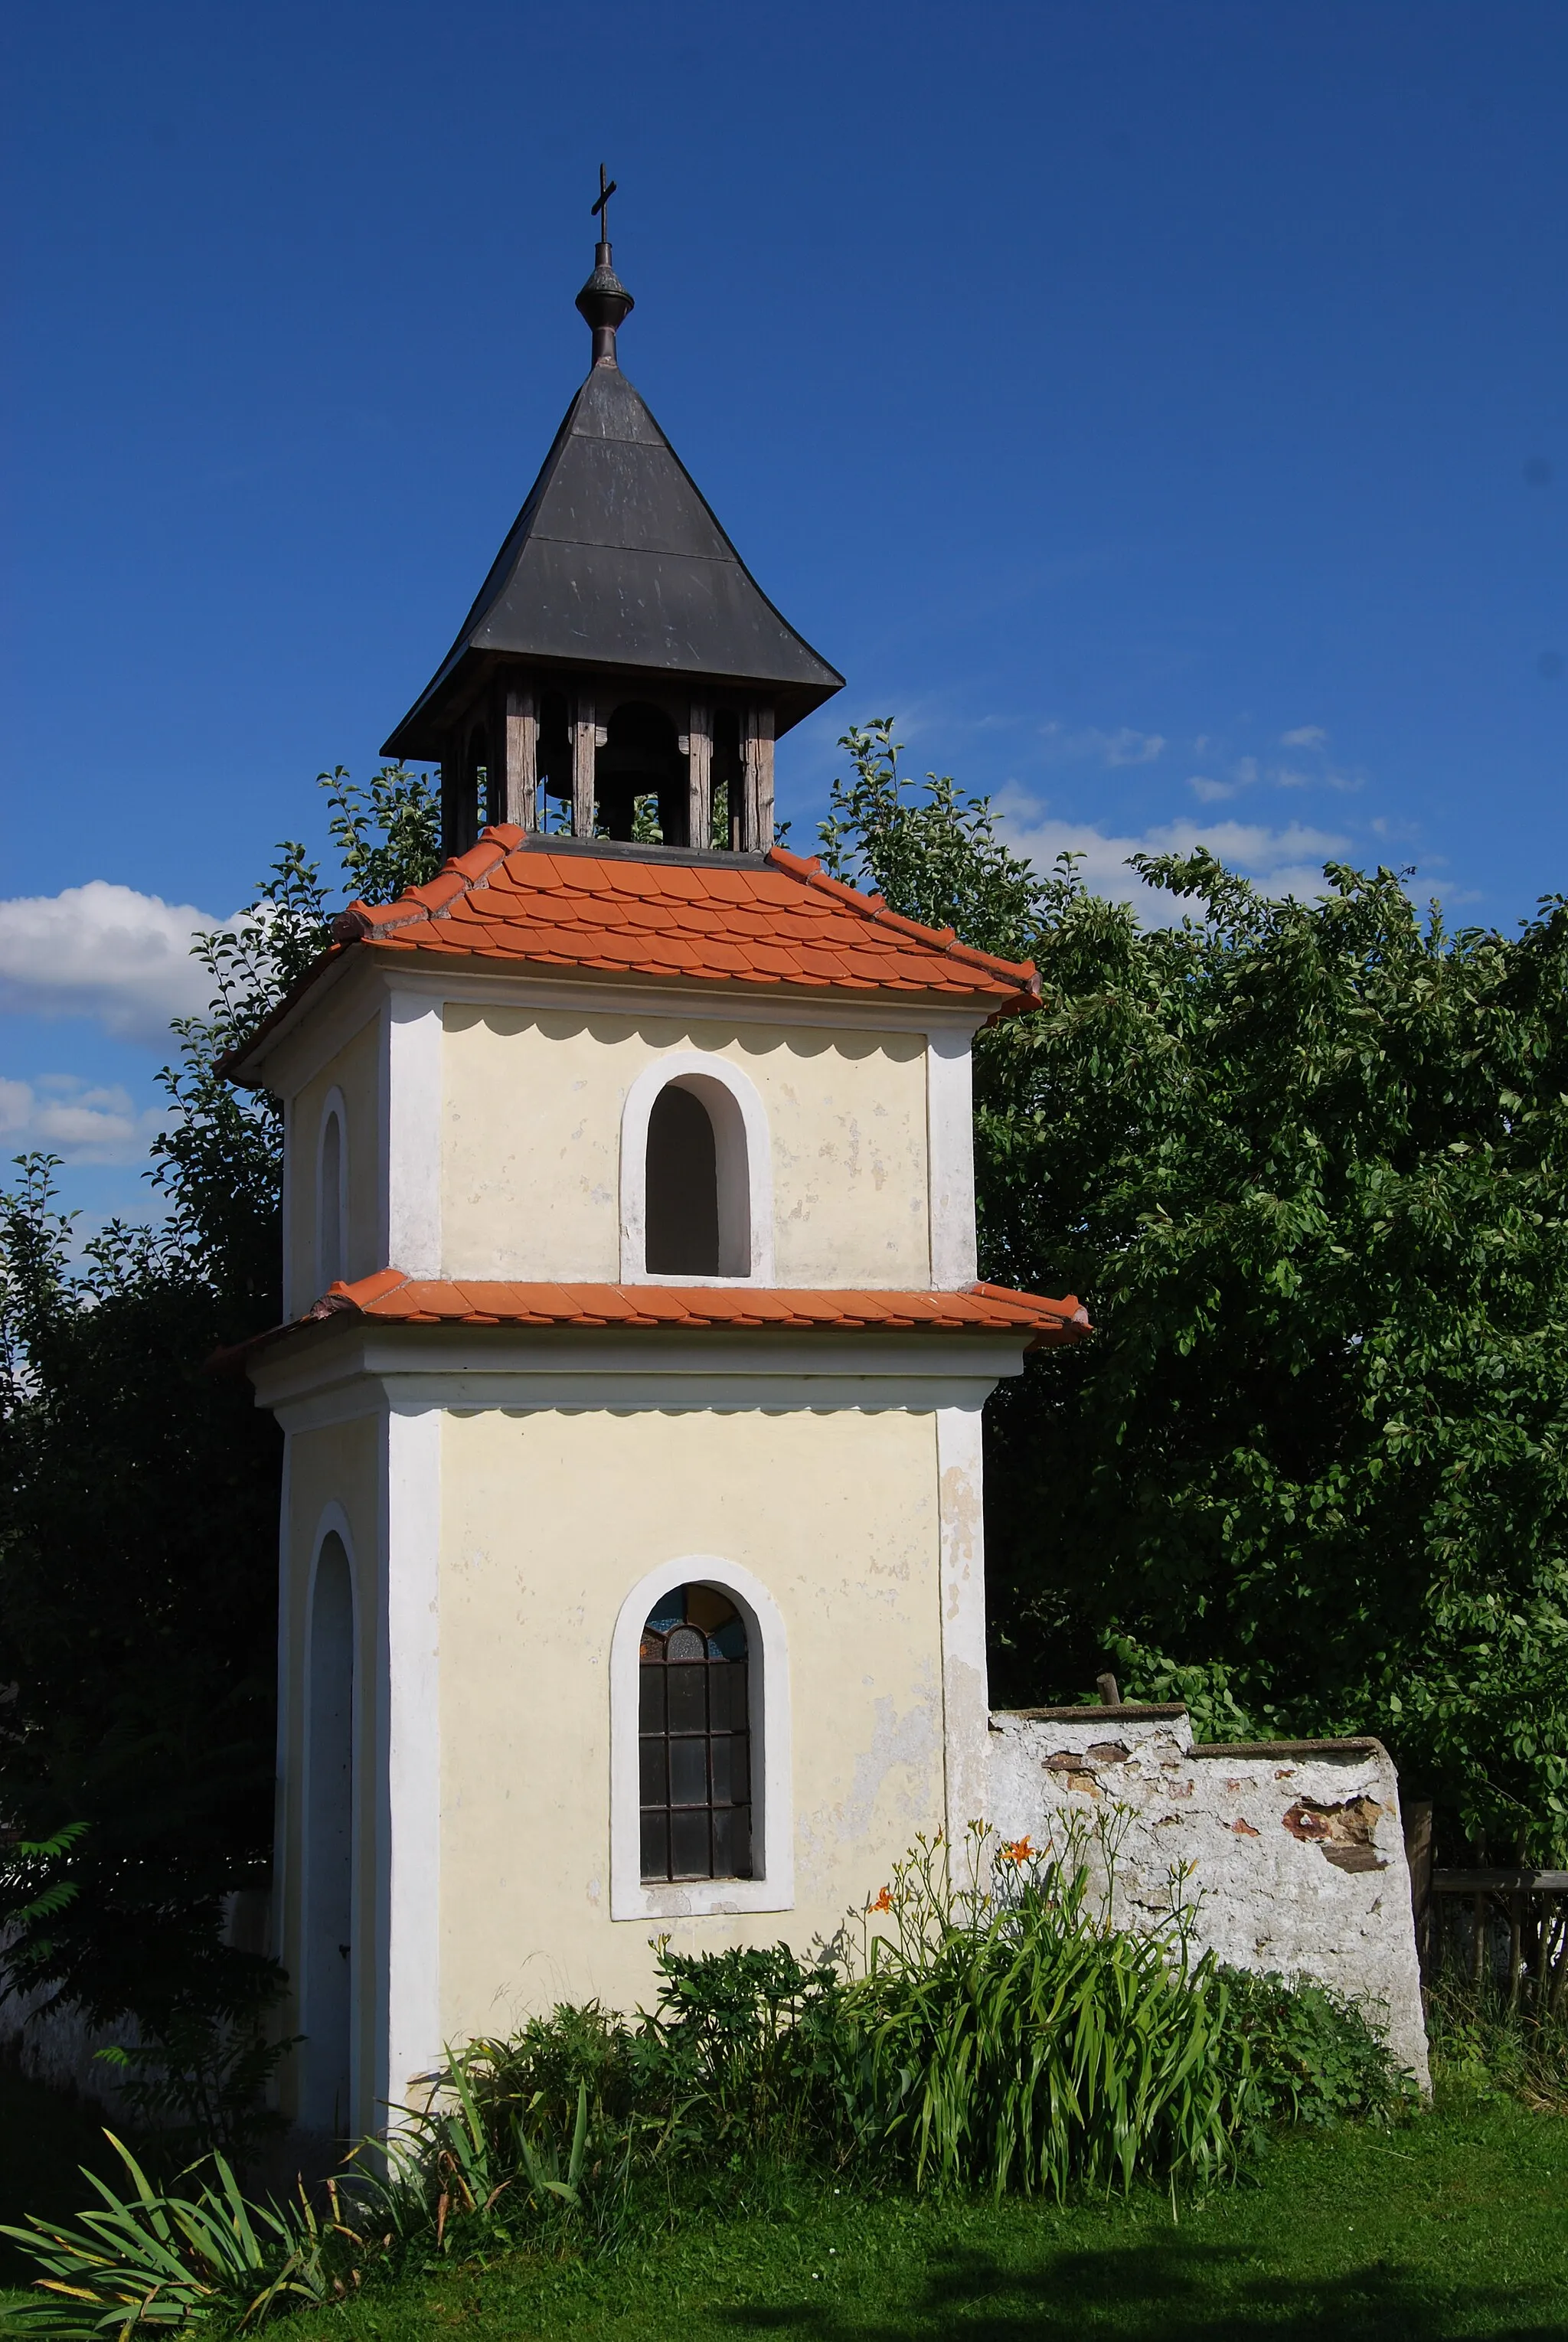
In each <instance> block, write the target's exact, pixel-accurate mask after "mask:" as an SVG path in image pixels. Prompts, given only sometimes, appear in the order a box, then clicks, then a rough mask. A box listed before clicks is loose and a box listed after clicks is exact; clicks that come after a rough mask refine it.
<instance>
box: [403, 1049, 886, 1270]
mask: <svg viewBox="0 0 1568 2342" xmlns="http://www.w3.org/2000/svg"><path fill="white" fill-rule="evenodd" d="M674 1049H700V1050H704V1051H712V1052H714V1053H715V1054H716V1055H718V1056H724V1057H727V1058H729V1059H730V1060H731V1062H732V1063H734V1064H735V1065H737V1066H742V1067H743V1068H744V1071H745V1072H746V1073H747V1074H748V1075H749V1076H750V1077H751V1079H752V1081H753V1083H754V1086H755V1087H756V1089H757V1091H758V1093H759V1095H760V1096H761V1098H762V1101H763V1106H764V1111H765V1113H766V1115H767V1118H768V1126H769V1129H770V1132H771V1134H772V1142H773V1173H774V1244H775V1273H776V1276H777V1279H778V1282H779V1283H780V1284H781V1285H801V1286H844V1285H864V1286H922V1285H925V1284H927V1283H929V1281H930V1274H931V1254H930V1239H929V1234H928V1227H927V1200H926V1198H927V1176H926V1137H925V1043H924V1037H923V1036H920V1035H917V1034H909V1035H905V1034H890V1033H861V1034H855V1033H841V1032H836V1031H834V1032H829V1031H824V1030H822V1029H819V1028H815V1027H812V1026H788V1025H779V1026H750V1025H734V1024H725V1023H724V1022H722V1021H718V1020H714V1021H699V1020H695V1019H689V1020H687V1019H676V1018H673V1017H667V1018H661V1017H634V1016H604V1015H594V1016H586V1015H578V1014H574V1013H568V1012H560V1011H539V1010H529V1009H514V1008H482V1007H476V1006H467V1005H462V1004H456V1003H452V1004H449V1005H448V1006H447V1008H446V1011H445V1066H444V1111H443V1190H444V1193H443V1251H444V1266H445V1270H446V1274H447V1275H448V1276H454V1277H464V1276H475V1277H478V1276H504V1277H520V1278H525V1279H526V1278H535V1279H540V1278H556V1277H559V1278H567V1279H572V1278H576V1279H582V1280H584V1281H588V1280H604V1281H611V1282H613V1281H614V1279H615V1278H616V1277H617V1276H619V1274H620V1137H621V1112H622V1107H623V1106H624V1101H625V1096H626V1093H627V1091H628V1089H629V1088H630V1087H631V1085H632V1083H633V1082H634V1080H635V1078H636V1076H638V1075H639V1074H640V1073H641V1072H642V1070H643V1068H644V1066H646V1065H648V1064H649V1063H650V1062H651V1061H652V1060H653V1059H654V1058H655V1057H657V1056H660V1055H661V1054H663V1053H665V1052H668V1051H670V1050H674Z"/></svg>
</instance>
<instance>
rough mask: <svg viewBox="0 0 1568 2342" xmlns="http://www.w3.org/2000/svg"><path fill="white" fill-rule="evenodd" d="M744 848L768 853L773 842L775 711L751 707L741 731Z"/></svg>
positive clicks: (758, 852) (747, 851)
mask: <svg viewBox="0 0 1568 2342" xmlns="http://www.w3.org/2000/svg"><path fill="white" fill-rule="evenodd" d="M741 769H742V782H741V791H742V810H741V848H742V851H743V852H744V853H746V854H765V853H766V852H767V851H768V848H769V847H770V846H772V844H773V842H774V712H773V709H772V708H771V707H756V706H753V707H748V708H747V710H746V716H745V722H744V726H743V727H742V733H741Z"/></svg>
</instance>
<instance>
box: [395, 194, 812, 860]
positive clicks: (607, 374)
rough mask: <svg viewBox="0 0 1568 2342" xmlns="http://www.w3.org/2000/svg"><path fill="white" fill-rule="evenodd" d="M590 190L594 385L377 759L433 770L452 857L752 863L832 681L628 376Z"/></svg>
mask: <svg viewBox="0 0 1568 2342" xmlns="http://www.w3.org/2000/svg"><path fill="white" fill-rule="evenodd" d="M600 181H601V192H600V198H599V201H598V203H596V204H595V205H594V212H595V213H596V214H598V215H599V220H600V230H601V234H600V241H599V243H598V245H597V246H596V248H595V252H594V270H593V274H592V275H590V277H589V278H588V281H587V283H586V284H585V285H584V287H583V289H582V291H581V292H580V293H579V294H578V295H577V307H578V309H579V310H580V311H581V312H582V315H583V317H584V321H585V323H586V324H587V325H588V327H589V329H590V331H591V332H592V334H593V337H594V341H593V362H592V365H590V368H589V371H588V375H587V379H586V381H585V382H584V384H583V385H582V388H581V389H580V390H579V391H578V393H577V395H576V396H575V397H574V400H573V401H572V404H571V405H570V407H569V408H568V409H567V412H566V415H565V419H564V422H563V423H562V425H561V427H560V429H559V431H558V432H557V433H556V435H555V440H554V445H553V446H552V447H551V450H550V453H549V455H547V456H546V457H545V459H544V465H543V467H542V469H541V470H540V473H539V476H538V478H537V479H536V480H535V481H534V485H533V487H532V488H531V489H530V490H529V492H528V497H527V500H526V502H525V503H524V506H523V509H522V511H521V512H520V513H519V514H518V515H517V518H516V520H515V521H514V523H513V525H512V529H511V532H510V534H509V535H508V536H507V538H506V541H505V543H504V545H502V547H501V550H500V552H499V553H498V554H497V555H496V556H495V559H494V563H493V564H492V565H491V569H490V574H489V575H488V576H487V577H486V578H485V580H484V585H483V586H481V588H480V590H479V594H478V597H477V599H476V600H475V601H474V606H473V608H472V609H471V610H470V611H469V613H468V616H467V617H466V618H465V619H464V622H463V626H462V629H461V631H460V633H459V634H458V636H457V640H456V641H455V643H454V645H453V646H452V648H451V650H450V651H449V652H448V653H447V656H446V657H445V659H444V661H443V663H442V665H441V666H440V668H439V669H438V670H437V672H436V674H435V676H434V678H433V679H432V681H431V682H430V683H429V684H428V685H427V686H426V687H425V689H424V692H423V693H422V694H421V696H420V697H419V699H418V700H417V701H416V702H415V703H414V706H413V707H412V708H411V709H410V711H409V713H408V714H407V715H406V716H404V719H403V721H402V723H401V724H400V725H399V726H397V729H396V730H395V731H394V733H393V735H392V736H391V738H390V739H389V740H388V741H387V743H386V745H385V749H384V750H383V754H384V755H385V756H393V757H396V758H398V759H400V760H402V761H404V762H414V761H417V762H421V763H424V762H428V763H439V765H440V766H441V798H442V827H443V842H444V849H445V851H446V852H447V853H448V854H462V853H464V852H465V851H466V850H467V849H468V848H469V847H470V846H473V845H474V843H475V841H476V840H477V838H478V836H479V833H480V831H481V830H482V829H483V828H484V826H486V824H488V823H494V822H506V823H509V824H511V825H513V826H514V827H516V828H518V829H521V830H523V831H524V832H525V833H534V834H539V833H543V834H552V833H554V834H559V833H562V832H566V833H569V834H570V835H571V836H574V837H577V838H591V837H607V838H612V839H618V840H622V841H625V840H629V839H630V838H631V837H632V836H633V835H634V827H635V831H636V834H637V835H638V836H642V837H644V839H645V840H646V841H647V842H650V843H662V844H664V845H665V846H685V847H689V848H695V849H697V850H699V851H703V852H708V851H713V852H717V853H725V852H730V853H746V854H765V853H766V852H767V850H768V848H769V847H770V846H772V844H773V836H774V742H775V741H776V740H777V739H778V738H779V737H780V736H782V735H783V734H784V733H785V732H787V731H788V730H789V729H790V728H791V726H794V725H796V724H798V723H799V722H800V721H801V719H802V718H803V716H809V715H810V714H811V712H812V710H813V709H814V708H815V707H819V706H821V705H822V704H823V702H824V700H826V699H830V698H831V697H832V696H833V695H834V692H836V691H838V690H840V689H842V687H843V684H844V677H843V676H841V675H839V674H838V673H836V671H835V670H834V668H833V667H831V666H828V664H827V662H826V660H825V659H824V658H822V657H820V656H818V654H817V653H816V652H815V651H814V650H813V648H812V647H811V645H810V644H809V643H807V642H806V641H804V638H803V637H802V636H800V635H798V634H796V633H795V631H794V627H793V626H790V625H789V624H788V623H787V622H786V621H785V619H784V617H783V616H781V615H780V613H779V612H778V611H777V610H776V609H774V606H773V604H772V603H771V602H770V601H769V600H768V599H767V596H765V595H764V593H763V591H762V589H761V587H760V586H758V585H757V583H756V581H755V579H754V577H753V576H752V575H751V573H750V571H749V570H748V569H747V568H746V566H745V565H744V562H743V561H742V560H741V557H740V555H739V554H738V553H737V552H736V551H735V549H734V545H732V544H731V543H730V540H729V538H728V537H727V536H726V535H725V534H724V530H723V528H721V526H720V525H719V523H718V521H717V519H716V518H715V517H714V514H713V512H712V511H711V510H710V508H709V506H708V505H707V503H706V500H705V499H704V496H703V495H702V493H701V491H700V490H699V489H698V487H697V486H696V485H695V483H694V480H693V479H692V477H691V475H690V474H689V473H688V472H687V471H686V469H685V467H684V465H683V464H682V462H681V460H680V458H679V456H678V455H676V454H675V452H674V448H673V447H672V446H671V445H670V443H669V441H668V439H666V437H665V436H664V432H663V431H662V430H661V429H660V427H659V425H658V424H657V423H656V422H655V421H654V416H653V415H652V414H651V413H650V411H649V409H648V406H647V405H646V403H645V401H644V399H643V397H642V396H641V395H640V394H639V393H638V392H637V390H636V389H634V386H633V385H632V384H631V383H630V382H629V381H628V380H627V378H626V376H625V375H624V374H623V373H622V372H621V366H620V360H619V357H618V355H617V351H616V336H617V334H618V333H619V330H620V328H621V326H622V325H624V322H625V320H626V318H627V317H628V315H630V314H631V311H632V308H633V300H632V295H630V294H629V293H628V292H627V290H626V288H625V286H624V285H623V284H622V282H621V280H620V278H619V277H618V276H617V275H616V274H615V271H614V265H613V262H612V255H611V247H610V243H609V239H608V217H609V213H608V205H609V197H610V195H612V194H613V193H614V182H613V181H612V182H611V183H610V184H609V185H607V186H606V185H604V172H603V169H601V172H600ZM639 813H640V814H641V816H642V817H641V820H640V821H639ZM655 829H656V833H657V835H656V837H655V836H654V831H655Z"/></svg>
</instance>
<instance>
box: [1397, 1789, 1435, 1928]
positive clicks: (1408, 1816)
mask: <svg viewBox="0 0 1568 2342" xmlns="http://www.w3.org/2000/svg"><path fill="white" fill-rule="evenodd" d="M1403 1813H1404V1858H1405V1861H1406V1862H1407V1863H1408V1864H1409V1866H1410V1916H1411V1917H1412V1919H1413V1921H1414V1923H1415V1950H1416V1957H1417V1958H1418V1959H1419V1960H1420V1961H1421V1964H1422V1966H1423V1967H1425V1965H1426V1959H1427V1955H1428V1952H1429V1951H1430V1949H1431V1940H1432V1800H1431V1799H1430V1798H1429V1797H1412V1798H1408V1799H1406V1800H1405V1801H1404V1807H1403Z"/></svg>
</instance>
